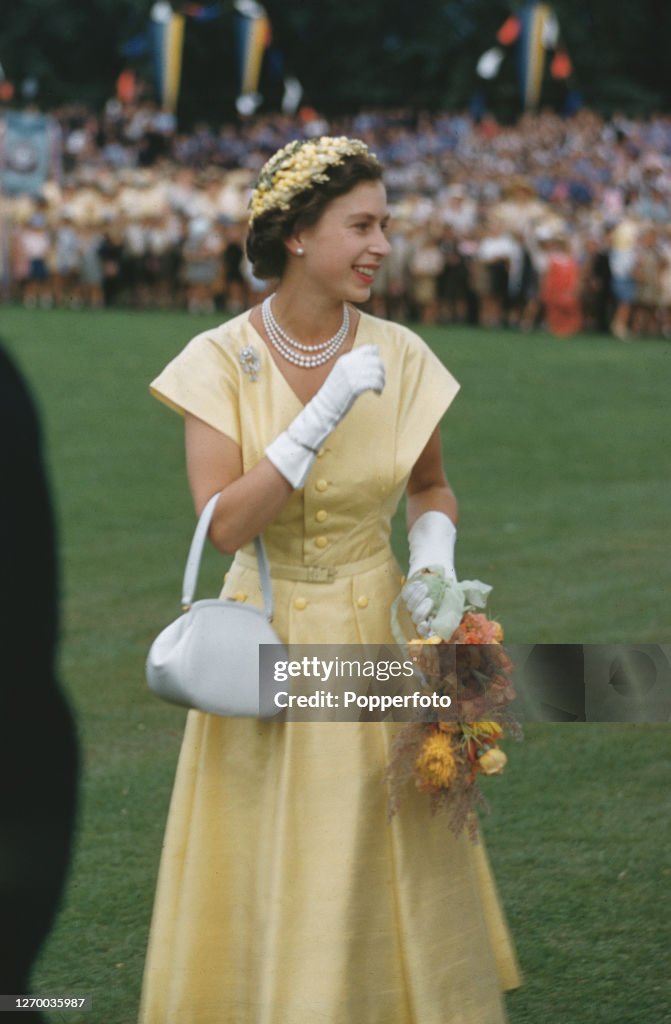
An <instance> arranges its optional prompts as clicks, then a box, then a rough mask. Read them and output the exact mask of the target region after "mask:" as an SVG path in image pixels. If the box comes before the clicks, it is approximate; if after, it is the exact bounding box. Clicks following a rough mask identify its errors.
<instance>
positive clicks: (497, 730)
mask: <svg viewBox="0 0 671 1024" xmlns="http://www.w3.org/2000/svg"><path fill="white" fill-rule="evenodd" d="M470 731H471V733H472V735H473V736H486V737H488V738H490V739H498V737H499V736H503V728H502V727H501V726H500V725H499V723H498V722H471V723H470Z"/></svg>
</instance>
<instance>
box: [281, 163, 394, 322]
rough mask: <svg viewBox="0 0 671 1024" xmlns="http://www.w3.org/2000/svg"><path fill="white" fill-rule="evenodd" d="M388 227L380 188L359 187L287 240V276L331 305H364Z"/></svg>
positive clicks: (384, 248)
mask: <svg viewBox="0 0 671 1024" xmlns="http://www.w3.org/2000/svg"><path fill="white" fill-rule="evenodd" d="M388 223H389V211H388V210H387V194H386V192H385V188H384V185H383V184H382V182H381V181H364V182H361V183H360V184H358V185H355V186H354V188H353V189H351V190H350V191H349V192H347V193H345V195H342V196H338V198H336V199H334V200H332V202H330V203H329V205H328V206H327V207H326V209H325V210H324V212H323V214H322V215H321V217H320V218H319V220H318V221H317V222H316V223H315V224H313V225H311V226H310V227H307V228H303V229H301V230H297V231H296V232H295V233H294V234H293V235H292V236H291V238H289V239H288V240H287V242H286V247H287V250H288V252H289V253H290V255H291V256H293V257H295V258H294V259H291V260H290V267H289V268H288V269H289V272H290V273H295V274H299V275H300V277H301V279H302V283H303V285H304V286H305V287H306V288H310V289H313V288H314V289H315V290H319V291H321V292H322V293H323V294H325V295H328V296H332V297H333V298H334V299H335V300H337V301H343V300H345V301H349V302H365V301H366V300H367V299H368V298H369V296H370V289H371V285H372V283H373V281H374V279H375V272H376V271H377V269H378V268H379V266H380V264H381V262H382V260H383V259H384V257H385V256H386V255H387V253H388V252H389V251H390V248H391V247H390V245H389V242H388V241H387V237H386V234H385V231H386V229H387V225H388ZM300 249H302V250H303V253H302V254H299V250H300Z"/></svg>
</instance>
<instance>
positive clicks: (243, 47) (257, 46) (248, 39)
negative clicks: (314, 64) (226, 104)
mask: <svg viewBox="0 0 671 1024" xmlns="http://www.w3.org/2000/svg"><path fill="white" fill-rule="evenodd" d="M235 10H236V26H235V27H236V36H237V44H238V60H239V65H240V95H241V96H247V95H251V94H254V93H256V92H257V89H258V85H259V78H260V77H261V63H262V61H263V55H264V53H265V51H266V49H267V47H268V46H269V45H270V41H271V32H270V20H269V18H268V15H267V14H266V11H265V8H264V7H262V6H261V4H258V3H255V2H254V0H237V2H236V4H235Z"/></svg>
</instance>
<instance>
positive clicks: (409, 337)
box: [395, 328, 459, 480]
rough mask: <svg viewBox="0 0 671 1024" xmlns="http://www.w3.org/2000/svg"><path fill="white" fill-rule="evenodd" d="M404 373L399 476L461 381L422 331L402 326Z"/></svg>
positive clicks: (398, 439) (409, 465)
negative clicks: (416, 331)
mask: <svg viewBox="0 0 671 1024" xmlns="http://www.w3.org/2000/svg"><path fill="white" fill-rule="evenodd" d="M401 330H402V335H401V339H400V340H401V344H402V346H403V373H402V376H401V386H400V393H399V407H398V420H397V424H398V425H397V436H396V473H395V476H396V479H397V480H399V479H401V478H402V477H403V476H406V475H408V474H409V473H410V472H411V470H412V468H413V466H414V465H415V463H416V462H417V459H418V458H419V456H420V455H421V453H422V451H423V450H424V448H425V447H426V444H427V442H428V440H429V438H430V437H431V434H432V433H433V431H434V430H435V428H436V427H437V426H438V424H439V423H440V421H441V419H442V417H443V416H444V414H445V413H446V412H447V410H448V408H449V407H450V405H451V404H452V402H453V400H454V398H455V396H456V394H457V392H458V391H459V384H458V382H457V381H456V380H455V378H454V377H453V376H452V374H451V373H450V371H449V370H448V369H446V367H445V366H443V364H442V363H441V361H440V359H439V358H438V357H437V356H436V355H435V354H434V353H433V352H432V351H431V349H430V348H429V347H428V345H427V344H426V343H425V342H424V341H423V340H422V339H421V338H420V337H418V335H416V334H414V333H413V332H412V331H409V330H407V329H405V328H403V329H401Z"/></svg>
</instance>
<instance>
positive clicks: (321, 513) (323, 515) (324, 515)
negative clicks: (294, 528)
mask: <svg viewBox="0 0 671 1024" xmlns="http://www.w3.org/2000/svg"><path fill="white" fill-rule="evenodd" d="M328 517H329V514H328V512H327V511H326V509H325V508H320V509H319V510H318V511H317V512H315V519H316V520H317V522H318V523H324V522H326V520H327V519H328Z"/></svg>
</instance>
